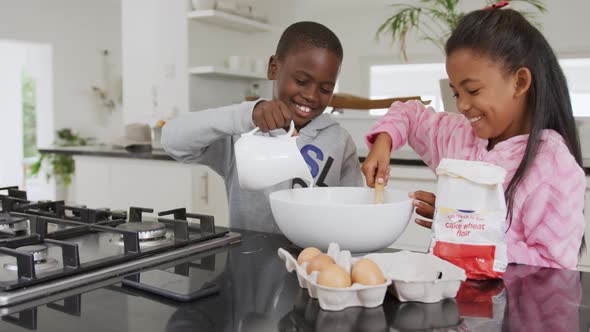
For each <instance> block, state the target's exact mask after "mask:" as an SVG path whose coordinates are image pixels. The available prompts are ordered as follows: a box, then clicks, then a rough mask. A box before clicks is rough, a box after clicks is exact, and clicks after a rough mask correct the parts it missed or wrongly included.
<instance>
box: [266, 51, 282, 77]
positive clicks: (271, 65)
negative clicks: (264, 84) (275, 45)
mask: <svg viewBox="0 0 590 332" xmlns="http://www.w3.org/2000/svg"><path fill="white" fill-rule="evenodd" d="M278 72H279V60H278V59H277V56H276V55H271V56H270V58H269V59H268V69H267V70H266V77H267V78H268V79H269V80H271V81H274V80H276V79H277V73H278Z"/></svg>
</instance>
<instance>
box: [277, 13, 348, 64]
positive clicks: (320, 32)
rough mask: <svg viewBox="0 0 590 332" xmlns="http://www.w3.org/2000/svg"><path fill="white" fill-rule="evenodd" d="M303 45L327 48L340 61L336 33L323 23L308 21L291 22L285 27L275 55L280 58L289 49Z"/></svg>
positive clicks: (340, 52) (340, 48)
mask: <svg viewBox="0 0 590 332" xmlns="http://www.w3.org/2000/svg"><path fill="white" fill-rule="evenodd" d="M305 47H314V48H324V49H327V50H329V51H331V52H332V53H334V55H336V56H337V57H338V59H340V61H342V57H343V54H342V53H343V52H342V44H340V40H339V39H338V37H337V36H336V34H335V33H334V32H332V30H330V29H328V28H327V27H326V26H325V25H322V24H319V23H316V22H309V21H303V22H297V23H293V24H291V25H290V26H289V27H288V28H287V29H285V31H283V34H282V35H281V38H280V39H279V43H278V45H277V50H276V53H275V55H276V56H277V57H278V58H279V59H281V60H282V59H284V58H285V56H286V55H287V54H288V53H289V52H290V51H292V50H294V49H300V48H305Z"/></svg>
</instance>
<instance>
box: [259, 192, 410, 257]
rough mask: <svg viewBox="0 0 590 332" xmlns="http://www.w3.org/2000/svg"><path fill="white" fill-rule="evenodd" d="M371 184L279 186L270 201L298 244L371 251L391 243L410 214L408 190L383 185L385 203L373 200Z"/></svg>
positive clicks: (279, 221)
mask: <svg viewBox="0 0 590 332" xmlns="http://www.w3.org/2000/svg"><path fill="white" fill-rule="evenodd" d="M374 200H375V191H374V190H373V189H372V188H355V187H315V188H311V189H309V188H298V189H287V190H281V191H276V192H274V193H272V194H270V206H271V209H272V213H273V215H274V218H275V221H276V222H277V225H278V226H279V229H280V230H281V232H283V234H284V235H285V236H286V237H287V238H288V239H289V240H290V241H291V242H293V243H294V244H296V245H297V246H299V247H302V248H306V247H317V248H319V249H320V250H323V251H325V250H327V248H328V244H329V243H330V242H336V243H338V244H339V245H340V247H341V248H342V249H344V250H350V251H351V252H353V253H367V252H372V251H377V250H380V249H383V248H386V247H388V246H390V245H391V244H392V243H394V242H395V240H397V239H398V238H399V236H400V235H401V234H402V233H403V232H404V230H405V229H406V226H407V225H408V222H409V221H410V217H411V216H412V211H413V208H412V201H411V200H410V199H408V198H407V192H402V191H399V190H385V203H384V204H374V203H373V202H374Z"/></svg>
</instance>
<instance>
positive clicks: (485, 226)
mask: <svg viewBox="0 0 590 332" xmlns="http://www.w3.org/2000/svg"><path fill="white" fill-rule="evenodd" d="M436 174H437V175H438V186H437V194H436V203H435V213H434V219H433V221H434V222H433V224H432V229H433V241H434V248H433V253H434V255H436V256H438V257H440V258H442V259H445V260H447V261H449V262H451V263H453V264H455V265H457V266H459V267H461V268H463V269H464V270H465V273H466V274H467V278H469V279H490V278H498V277H501V276H502V275H503V274H504V271H505V270H506V265H507V257H506V239H505V234H506V202H505V200H504V190H503V187H502V184H503V183H504V178H505V177H506V171H505V170H504V169H503V168H502V167H499V166H496V165H492V164H488V163H484V162H479V161H465V160H454V159H443V160H442V161H441V162H440V164H439V165H438V167H437V169H436Z"/></svg>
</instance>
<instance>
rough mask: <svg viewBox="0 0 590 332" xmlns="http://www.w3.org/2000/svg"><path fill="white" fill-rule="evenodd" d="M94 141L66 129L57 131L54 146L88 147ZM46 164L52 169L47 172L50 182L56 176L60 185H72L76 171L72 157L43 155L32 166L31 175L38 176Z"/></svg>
mask: <svg viewBox="0 0 590 332" xmlns="http://www.w3.org/2000/svg"><path fill="white" fill-rule="evenodd" d="M93 140H94V139H93V138H88V137H81V136H80V135H78V134H76V133H74V132H72V130H71V129H69V128H64V129H61V130H58V131H57V140H56V141H55V142H54V145H55V146H58V147H67V146H81V145H88V144H89V143H91V142H92V141H93ZM44 162H48V163H49V165H50V167H51V168H50V170H49V171H48V172H47V181H49V179H50V178H51V176H55V177H56V179H57V181H58V182H59V183H61V184H63V185H64V186H66V187H67V186H68V185H70V183H71V182H72V174H74V170H75V165H74V159H73V158H72V157H71V156H69V155H66V154H50V153H41V154H40V155H39V159H38V160H37V161H36V162H34V163H33V164H32V165H31V168H30V175H31V176H37V175H38V174H39V172H40V171H41V166H42V165H43V163H44Z"/></svg>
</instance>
